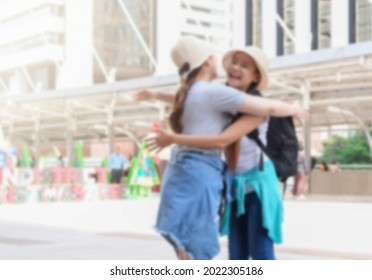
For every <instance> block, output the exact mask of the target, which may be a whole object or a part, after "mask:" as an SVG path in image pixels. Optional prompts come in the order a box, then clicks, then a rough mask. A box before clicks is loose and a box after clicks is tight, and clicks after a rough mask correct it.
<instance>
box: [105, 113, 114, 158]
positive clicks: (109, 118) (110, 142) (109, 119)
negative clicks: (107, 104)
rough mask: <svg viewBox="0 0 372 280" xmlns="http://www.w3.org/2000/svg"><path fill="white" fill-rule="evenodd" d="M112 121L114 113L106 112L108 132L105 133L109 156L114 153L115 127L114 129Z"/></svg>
mask: <svg viewBox="0 0 372 280" xmlns="http://www.w3.org/2000/svg"><path fill="white" fill-rule="evenodd" d="M113 120H114V113H113V111H112V110H110V111H109V112H108V116H107V128H108V132H107V138H108V150H109V153H108V154H109V155H111V153H113V152H114V150H115V147H114V145H115V127H114V123H113Z"/></svg>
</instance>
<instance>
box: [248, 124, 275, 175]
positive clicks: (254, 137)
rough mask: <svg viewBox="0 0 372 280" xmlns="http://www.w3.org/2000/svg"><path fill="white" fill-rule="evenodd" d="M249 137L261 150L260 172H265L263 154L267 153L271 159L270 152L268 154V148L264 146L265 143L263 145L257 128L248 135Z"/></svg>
mask: <svg viewBox="0 0 372 280" xmlns="http://www.w3.org/2000/svg"><path fill="white" fill-rule="evenodd" d="M247 137H248V138H249V139H251V140H253V141H254V142H255V143H256V144H257V146H258V147H259V148H260V150H261V153H260V163H259V170H260V171H263V153H265V155H266V156H267V157H269V158H270V155H269V152H268V150H267V148H266V146H265V145H264V143H262V141H261V139H260V137H259V136H258V129H257V128H256V129H255V130H253V131H252V132H250V133H248V134H247Z"/></svg>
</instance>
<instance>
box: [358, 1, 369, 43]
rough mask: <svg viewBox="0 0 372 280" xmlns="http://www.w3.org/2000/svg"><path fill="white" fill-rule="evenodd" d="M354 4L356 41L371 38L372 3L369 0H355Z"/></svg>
mask: <svg viewBox="0 0 372 280" xmlns="http://www.w3.org/2000/svg"><path fill="white" fill-rule="evenodd" d="M355 5H356V7H355V8H356V9H355V10H356V17H355V20H356V24H355V28H356V34H355V39H356V42H365V41H371V40H372V3H371V2H370V1H369V0H357V1H355Z"/></svg>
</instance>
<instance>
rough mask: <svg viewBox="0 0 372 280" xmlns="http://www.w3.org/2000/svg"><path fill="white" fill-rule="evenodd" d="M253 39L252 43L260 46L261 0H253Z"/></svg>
mask: <svg viewBox="0 0 372 280" xmlns="http://www.w3.org/2000/svg"><path fill="white" fill-rule="evenodd" d="M252 8H253V26H252V27H253V32H252V33H253V40H252V44H253V45H254V46H257V47H262V3H261V0H253V7H252Z"/></svg>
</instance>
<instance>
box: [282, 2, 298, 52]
mask: <svg viewBox="0 0 372 280" xmlns="http://www.w3.org/2000/svg"><path fill="white" fill-rule="evenodd" d="M283 4H284V5H283V20H284V22H285V24H286V26H287V28H288V29H289V31H290V32H291V33H292V34H295V30H294V28H295V10H294V8H295V6H294V5H295V1H294V0H284V3H283ZM283 34H284V40H283V41H284V54H292V53H294V51H295V42H293V41H292V39H291V38H290V37H289V36H288V34H287V32H285V31H284V32H283Z"/></svg>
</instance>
